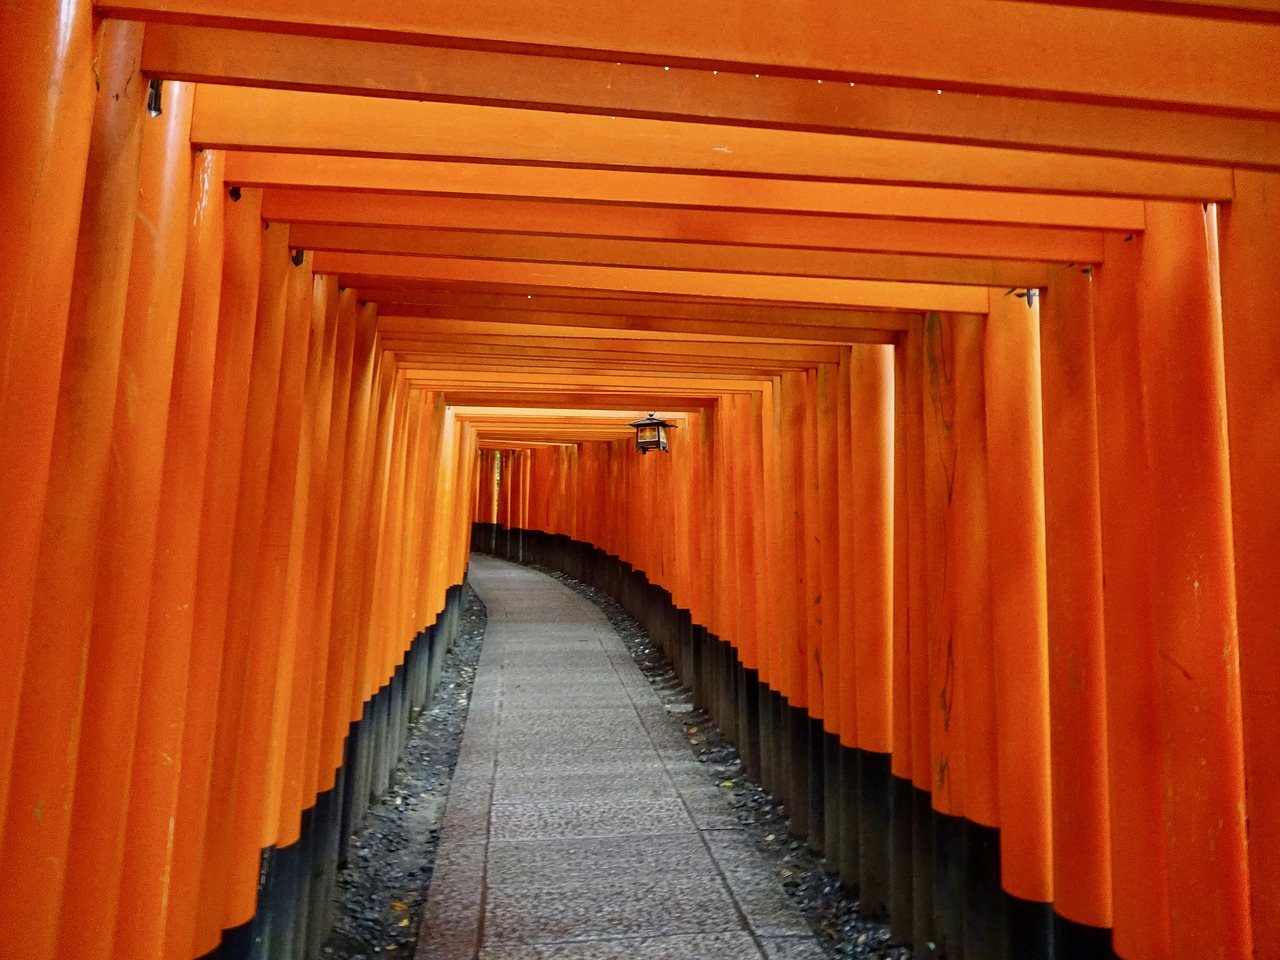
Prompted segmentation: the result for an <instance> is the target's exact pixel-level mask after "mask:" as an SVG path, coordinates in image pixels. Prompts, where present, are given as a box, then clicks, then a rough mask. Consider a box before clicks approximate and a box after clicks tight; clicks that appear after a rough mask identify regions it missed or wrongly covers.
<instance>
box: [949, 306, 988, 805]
mask: <svg viewBox="0 0 1280 960" xmlns="http://www.w3.org/2000/svg"><path fill="white" fill-rule="evenodd" d="M985 334H986V318H985V317H974V316H959V317H953V318H952V324H951V335H952V356H953V361H954V364H955V408H954V420H953V421H952V427H953V429H954V431H955V434H956V459H955V477H954V480H953V485H952V502H951V509H950V511H949V516H948V519H949V526H948V529H947V566H948V569H949V571H950V583H949V586H950V590H949V591H948V595H947V602H948V603H949V604H951V610H952V625H953V629H954V637H955V652H956V680H957V696H958V697H960V698H961V699H962V700H963V702H964V703H963V708H962V710H961V717H960V719H961V723H962V728H961V732H960V735H961V739H962V743H963V748H962V749H963V758H962V761H961V763H962V766H963V767H964V804H963V809H964V815H965V817H967V818H968V819H969V820H972V821H974V822H975V823H980V824H983V825H985V826H989V827H994V826H997V825H998V824H999V822H1000V803H999V779H998V771H997V757H996V743H997V741H998V739H999V737H998V730H999V728H998V725H997V722H996V690H995V649H994V646H993V642H992V634H991V560H990V524H989V520H988V514H987V511H988V505H987V504H988V489H987V424H986V396H985V390H984V387H983V369H982V366H983V342H984V338H985Z"/></svg>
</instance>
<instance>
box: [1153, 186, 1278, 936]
mask: <svg viewBox="0 0 1280 960" xmlns="http://www.w3.org/2000/svg"><path fill="white" fill-rule="evenodd" d="M1217 240H1218V238H1217V210H1216V207H1213V206H1210V207H1208V208H1202V207H1201V206H1200V205H1199V204H1167V203H1149V204H1147V229H1146V234H1145V236H1144V239H1143V248H1142V289H1141V300H1140V303H1139V313H1138V324H1139V327H1138V329H1139V339H1138V345H1139V351H1140V355H1141V362H1142V382H1143V387H1144V389H1143V414H1144V416H1145V418H1146V425H1147V432H1146V439H1147V442H1146V450H1147V457H1148V462H1149V464H1150V467H1151V475H1152V479H1153V481H1154V484H1153V489H1152V493H1153V496H1152V521H1153V522H1152V525H1151V530H1152V538H1151V553H1152V591H1153V600H1154V605H1155V606H1154V609H1155V626H1156V639H1157V659H1156V664H1157V678H1158V684H1159V691H1160V710H1161V713H1160V720H1161V731H1162V740H1163V745H1164V786H1165V789H1164V795H1165V826H1166V834H1167V837H1168V844H1169V860H1168V864H1169V913H1170V918H1171V930H1172V936H1173V956H1174V957H1175V958H1177V960H1181V958H1183V957H1188V958H1189V957H1192V956H1195V957H1197V958H1201V957H1203V958H1210V957H1212V958H1222V960H1227V958H1236V957H1247V956H1249V955H1250V953H1251V951H1252V949H1253V938H1252V935H1251V931H1250V923H1249V876H1248V862H1249V851H1248V845H1247V842H1246V837H1245V819H1246V807H1245V791H1244V756H1243V745H1242V730H1241V712H1240V666H1239V645H1238V637H1237V631H1236V595H1235V575H1234V573H1235V572H1234V559H1235V558H1234V553H1233V545H1232V531H1231V492H1230V478H1229V476H1228V464H1227V435H1226V413H1227V410H1226V395H1225V385H1224V371H1223V341H1222V314H1221V302H1220V299H1219V289H1218V250H1217Z"/></svg>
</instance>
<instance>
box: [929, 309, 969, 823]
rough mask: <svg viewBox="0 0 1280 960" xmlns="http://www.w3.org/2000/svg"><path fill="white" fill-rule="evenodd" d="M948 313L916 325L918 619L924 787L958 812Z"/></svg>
mask: <svg viewBox="0 0 1280 960" xmlns="http://www.w3.org/2000/svg"><path fill="white" fill-rule="evenodd" d="M954 324H955V318H954V317H953V316H952V315H951V314H939V313H931V314H928V315H927V316H926V317H925V326H924V351H923V359H924V372H923V383H924V428H923V434H924V455H925V459H924V486H925V511H924V522H925V551H926V552H925V590H926V601H925V603H926V609H925V623H926V629H927V636H928V664H929V667H928V669H929V683H928V700H927V703H928V711H929V742H930V749H931V752H932V760H931V764H930V775H929V789H930V790H931V792H932V794H933V808H934V809H935V810H937V811H938V812H940V813H946V814H950V815H952V816H960V815H961V814H962V813H963V811H964V775H965V767H964V741H963V730H964V718H963V713H964V703H963V701H961V700H960V699H959V693H960V690H959V683H960V678H959V675H958V660H957V656H956V648H955V624H954V615H955V610H954V604H953V603H952V602H950V600H949V597H950V595H951V593H952V592H953V591H954V586H953V585H952V583H951V581H952V579H953V578H954V576H955V571H954V570H953V569H952V568H951V567H952V565H951V564H950V563H949V560H950V558H949V557H948V556H947V541H948V532H947V531H948V526H949V525H950V522H951V518H950V513H951V507H952V503H953V500H954V495H955V476H956V456H957V452H956V434H955V391H956V387H955V376H956V364H955V349H954V345H953V343H952V330H953V328H954Z"/></svg>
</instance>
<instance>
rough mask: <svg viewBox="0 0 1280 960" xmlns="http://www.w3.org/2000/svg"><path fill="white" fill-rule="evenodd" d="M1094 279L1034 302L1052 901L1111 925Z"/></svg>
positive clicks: (1067, 273) (1056, 280)
mask: <svg viewBox="0 0 1280 960" xmlns="http://www.w3.org/2000/svg"><path fill="white" fill-rule="evenodd" d="M1093 356H1094V348H1093V282H1092V278H1091V277H1090V276H1089V275H1088V274H1085V273H1084V272H1083V271H1080V270H1074V269H1067V268H1059V269H1058V270H1056V271H1055V276H1054V277H1053V279H1052V280H1051V282H1050V287H1049V289H1048V291H1047V292H1046V293H1045V298H1044V305H1043V306H1042V307H1041V310H1040V380H1041V387H1042V390H1043V395H1044V463H1045V542H1046V551H1047V552H1046V556H1047V565H1046V583H1047V591H1048V592H1047V597H1048V611H1049V717H1050V736H1051V747H1052V769H1053V774H1052V776H1053V785H1054V787H1053V853H1054V856H1053V873H1054V881H1053V889H1054V909H1055V910H1057V912H1058V913H1059V914H1060V915H1062V916H1064V917H1066V918H1067V919H1069V920H1074V921H1076V922H1077V923H1083V924H1088V925H1090V926H1095V927H1109V926H1111V822H1110V816H1109V811H1108V793H1109V789H1110V788H1109V783H1108V776H1107V711H1106V704H1107V698H1106V647H1105V641H1104V634H1103V623H1104V620H1103V617H1104V615H1103V600H1102V529H1101V519H1100V515H1099V511H1100V507H1099V490H1098V485H1099V480H1098V476H1099V474H1098V435H1097V431H1098V406H1097V392H1096V378H1095V375H1094V361H1093Z"/></svg>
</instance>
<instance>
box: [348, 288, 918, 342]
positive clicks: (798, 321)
mask: <svg viewBox="0 0 1280 960" xmlns="http://www.w3.org/2000/svg"><path fill="white" fill-rule="evenodd" d="M549 289H550V288H537V287H526V288H518V287H512V288H507V289H493V290H490V291H487V292H482V291H477V290H469V289H461V288H448V289H445V288H442V286H433V287H432V286H428V287H423V288H410V287H397V288H388V287H377V286H372V285H367V284H366V285H364V286H361V287H360V295H361V296H362V297H363V298H365V299H367V300H374V301H378V302H385V303H396V304H398V305H401V306H403V307H406V308H407V307H416V308H422V310H423V311H424V312H422V313H404V314H402V315H403V316H423V317H433V316H439V317H442V318H443V317H446V316H448V315H449V314H457V317H458V319H463V320H473V319H474V320H479V319H485V318H492V319H494V320H497V321H501V322H530V323H551V324H559V323H565V324H571V323H573V321H572V320H571V319H570V318H571V316H572V315H574V314H582V315H584V316H586V317H587V318H588V323H589V324H590V325H594V324H595V323H597V322H599V321H600V318H604V317H615V318H618V319H623V320H631V319H634V320H637V321H643V320H648V319H655V320H657V319H681V320H697V321H705V322H708V323H721V324H726V325H743V324H753V325H757V326H761V327H765V328H768V331H769V332H771V333H773V334H776V335H777V336H783V337H785V336H786V331H785V330H783V329H781V328H783V327H788V326H819V327H829V328H833V329H841V330H853V329H885V330H905V329H907V325H908V323H907V321H908V316H907V315H906V314H902V313H896V312H887V311H881V310H856V309H849V308H841V307H819V306H811V305H806V304H794V303H786V304H775V303H762V302H760V301H751V300H730V299H725V300H710V299H708V300H691V299H675V298H657V297H648V298H646V297H643V296H642V295H640V294H630V293H623V292H622V291H610V290H592V291H582V292H581V293H580V294H579V295H578V296H570V295H567V294H563V293H559V292H555V291H552V292H546V290H549ZM526 290H527V291H528V292H525V291H526ZM592 294H596V295H595V296H593V295H592ZM436 310H439V311H448V312H449V313H445V312H440V313H436V312H434V311H436ZM601 325H602V326H603V325H604V324H601ZM637 329H648V328H647V327H637ZM760 333H761V335H764V331H761V332H760Z"/></svg>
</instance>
